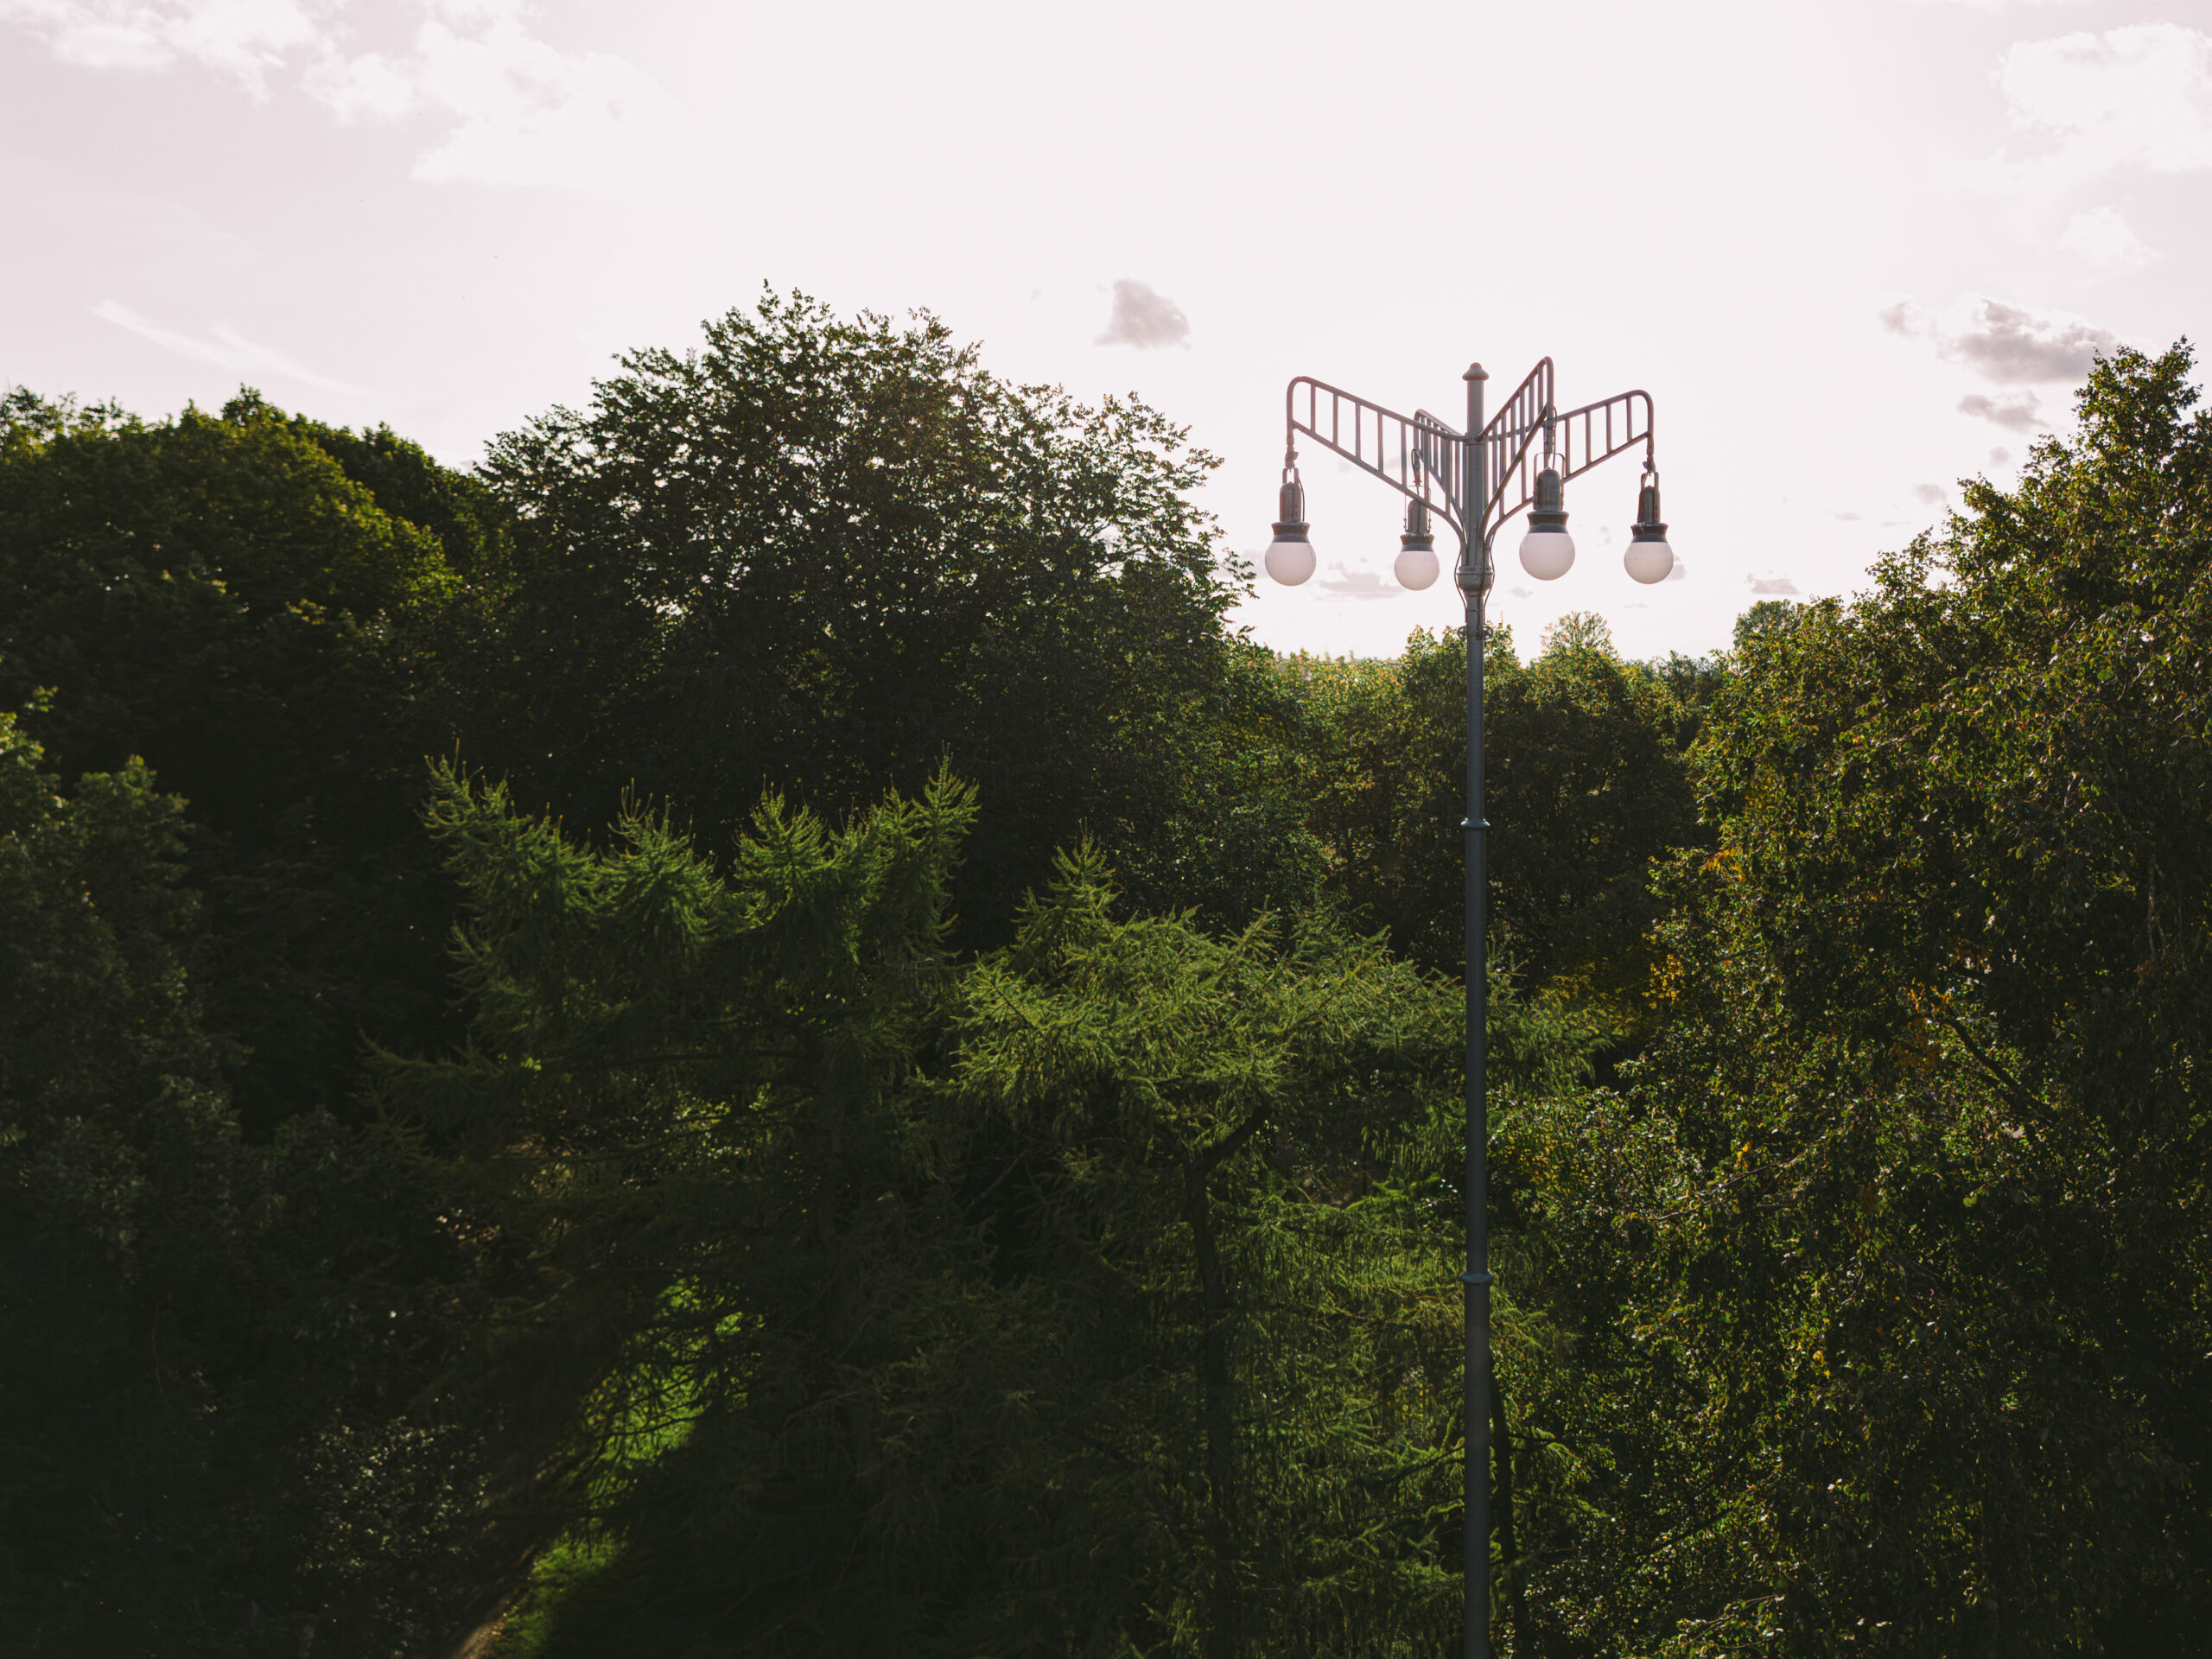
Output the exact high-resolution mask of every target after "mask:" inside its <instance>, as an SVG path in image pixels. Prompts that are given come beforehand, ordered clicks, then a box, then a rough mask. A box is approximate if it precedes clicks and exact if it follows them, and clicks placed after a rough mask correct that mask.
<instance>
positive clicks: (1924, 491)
mask: <svg viewBox="0 0 2212 1659" xmlns="http://www.w3.org/2000/svg"><path fill="white" fill-rule="evenodd" d="M1912 499H1914V500H1916V501H1924V502H1926V503H1927V504H1928V505H1929V506H1931V507H1939V506H1941V505H1943V486H1942V485H1941V484H1916V485H1914V486H1912Z"/></svg>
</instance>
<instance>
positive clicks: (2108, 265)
mask: <svg viewBox="0 0 2212 1659" xmlns="http://www.w3.org/2000/svg"><path fill="white" fill-rule="evenodd" d="M2058 245H2059V246H2060V247H2062V248H2063V249H2065V250H2066V251H2067V252H2069V253H2078V254H2080V255H2081V256H2082V257H2083V258H2084V259H2086V260H2088V262H2089V263H2090V264H2093V265H2097V266H2101V268H2103V269H2104V270H2134V269H2135V268H2136V267H2138V266H2139V265H2147V264H2150V263H2151V260H2152V252H2151V250H2150V249H2148V248H2146V247H2145V246H2144V245H2143V239H2142V238H2140V237H2139V236H2137V235H2136V234H2135V232H2134V229H2133V226H2130V225H2129V224H2128V222H2127V221H2126V219H2123V218H2122V217H2120V212H2119V210H2118V209H2117V208H2113V207H2100V208H2098V209H2097V210H2096V211H2095V212H2094V213H2076V214H2075V215H2074V217H2073V218H2071V219H2068V220H2067V221H2066V228H2065V230H2064V231H2063V232H2060V234H2059V238H2058Z"/></svg>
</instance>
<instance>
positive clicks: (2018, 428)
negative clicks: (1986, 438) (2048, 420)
mask: <svg viewBox="0 0 2212 1659" xmlns="http://www.w3.org/2000/svg"><path fill="white" fill-rule="evenodd" d="M1959 413H1960V414H1961V415H1973V416H1979V417H1980V419H1982V420H1985V421H1987V422H1990V423H1992V424H1993V425H1996V426H2001V427H2004V428H2005V429H2007V430H2008V431H2012V432H2032V431H2034V430H2035V429H2036V428H2037V425H2038V424H2039V423H2041V422H2042V420H2043V413H2042V410H2040V409H2039V408H2038V407H2037V404H2036V397H2035V394H2034V393H2033V392H2031V391H2024V392H2020V393H2018V395H2016V396H2014V397H1983V396H1982V395H1981V393H1980V392H1978V391H1975V392H1969V393H1967V395H1966V396H1965V397H1961V398H1960V399H1959Z"/></svg>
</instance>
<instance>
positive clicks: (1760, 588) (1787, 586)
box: [1744, 576, 1797, 599]
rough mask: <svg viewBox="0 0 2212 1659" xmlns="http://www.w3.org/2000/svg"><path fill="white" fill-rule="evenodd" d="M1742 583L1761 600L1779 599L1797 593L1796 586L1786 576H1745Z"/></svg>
mask: <svg viewBox="0 0 2212 1659" xmlns="http://www.w3.org/2000/svg"><path fill="white" fill-rule="evenodd" d="M1744 581H1745V583H1746V585H1748V586H1749V587H1750V588H1751V591H1752V592H1753V593H1754V594H1758V596H1759V597H1760V598H1761V599H1779V598H1782V597H1783V596H1784V595H1795V594H1796V592H1797V584H1796V582H1792V581H1790V580H1789V577H1787V576H1745V578H1744Z"/></svg>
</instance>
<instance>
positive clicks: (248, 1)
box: [0, 0, 323, 98]
mask: <svg viewBox="0 0 2212 1659" xmlns="http://www.w3.org/2000/svg"><path fill="white" fill-rule="evenodd" d="M0 22H11V23H16V24H20V25H21V26H22V28H24V29H28V30H29V32H30V33H31V34H33V35H36V36H37V37H38V38H39V39H41V40H42V41H45V42H46V44H47V47H48V50H50V51H51V52H52V53H53V54H54V56H55V57H57V58H59V59H60V60H62V61H63V62H64V63H73V64H78V65H80V66H82V67H86V68H88V69H137V70H141V71H145V70H156V69H167V68H168V67H171V66H172V65H174V64H176V63H179V62H185V63H196V64H199V65H200V66H201V67H204V68H208V69H213V70H215V71H217V72H218V73H223V74H227V75H229V76H231V77H232V79H236V80H237V81H238V83H239V84H240V85H242V86H245V89H246V90H247V91H248V92H251V93H252V94H253V95H254V96H255V97H257V98H262V97H266V96H267V95H268V89H267V78H268V76H269V74H270V72H271V71H273V70H277V69H281V68H283V67H284V64H285V61H286V60H287V58H288V57H289V55H290V54H293V53H296V52H298V51H302V50H306V49H311V48H315V46H316V45H317V43H318V42H319V41H321V38H322V35H323V25H321V23H319V22H316V21H315V18H314V17H313V16H310V15H309V11H308V7H306V6H303V5H302V4H300V3H297V0H0Z"/></svg>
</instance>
